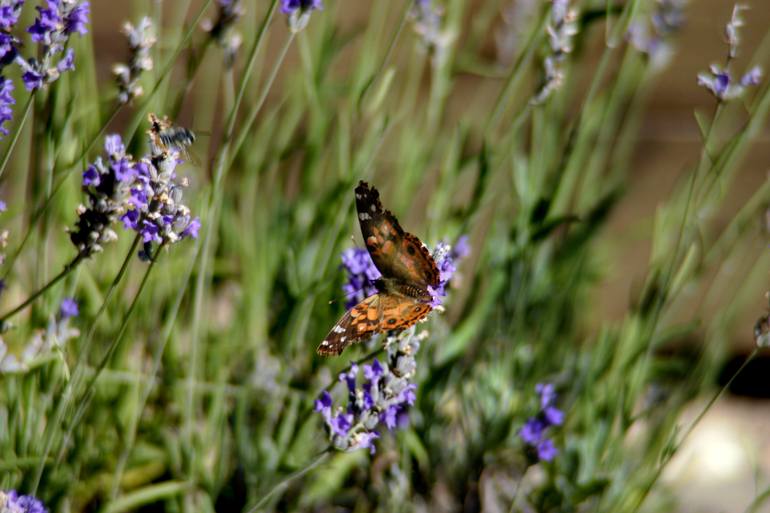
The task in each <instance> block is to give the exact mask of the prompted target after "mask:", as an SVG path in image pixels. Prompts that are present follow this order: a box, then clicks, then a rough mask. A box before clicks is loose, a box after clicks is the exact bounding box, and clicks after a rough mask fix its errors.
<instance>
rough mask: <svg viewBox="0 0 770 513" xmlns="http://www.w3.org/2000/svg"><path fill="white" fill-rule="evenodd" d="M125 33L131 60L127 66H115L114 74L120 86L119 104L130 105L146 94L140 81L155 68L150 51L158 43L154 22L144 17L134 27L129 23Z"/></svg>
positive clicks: (125, 26) (124, 30)
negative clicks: (147, 72)
mask: <svg viewBox="0 0 770 513" xmlns="http://www.w3.org/2000/svg"><path fill="white" fill-rule="evenodd" d="M123 33H124V34H125V35H126V36H127V37H128V48H129V55H130V57H129V60H128V63H127V64H115V65H114V66H113V67H112V74H113V75H114V76H115V81H116V82H117V84H118V103H120V104H121V105H123V104H126V103H129V102H130V101H131V100H133V99H134V98H137V97H139V96H141V95H142V94H144V90H143V89H142V86H141V84H140V83H139V80H140V78H141V75H142V73H143V72H144V71H149V70H151V69H152V67H153V61H152V54H151V53H150V50H151V49H152V47H153V45H154V44H155V42H156V39H155V31H154V29H153V26H152V20H151V19H150V18H148V17H144V18H142V19H141V20H139V23H138V24H137V25H136V26H134V25H132V24H131V23H129V22H126V23H125V24H124V25H123Z"/></svg>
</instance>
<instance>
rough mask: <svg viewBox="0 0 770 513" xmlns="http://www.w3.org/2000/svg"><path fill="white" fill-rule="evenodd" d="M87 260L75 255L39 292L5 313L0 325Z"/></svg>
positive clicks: (80, 255) (81, 255) (83, 256)
mask: <svg viewBox="0 0 770 513" xmlns="http://www.w3.org/2000/svg"><path fill="white" fill-rule="evenodd" d="M84 259H85V253H82V252H81V253H78V254H77V255H75V258H73V259H72V261H70V263H68V264H67V265H65V266H64V269H62V271H61V272H60V273H59V274H57V275H56V276H55V277H54V278H52V279H51V280H50V281H49V282H48V283H46V284H45V285H43V286H42V287H40V288H39V289H38V290H37V291H35V292H34V293H33V294H32V295H31V296H29V297H28V298H27V299H26V300H24V302H22V303H21V304H20V305H18V306H17V307H15V308H13V309H11V310H10V311H8V312H6V313H4V314H3V315H2V316H0V325H3V324H4V323H5V321H6V320H7V319H8V318H9V317H13V316H14V315H16V314H17V313H19V312H21V311H22V310H24V309H25V308H26V307H28V306H29V305H30V304H31V303H32V302H33V301H35V300H36V299H37V298H38V297H40V296H42V295H43V294H44V293H45V292H46V291H47V290H48V289H50V288H51V287H53V286H54V285H56V284H57V283H59V282H60V281H61V280H62V279H64V277H65V276H67V275H68V274H69V273H70V272H72V271H73V270H75V268H76V267H77V266H78V264H80V262H82V261H83V260H84Z"/></svg>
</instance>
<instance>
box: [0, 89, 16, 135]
mask: <svg viewBox="0 0 770 513" xmlns="http://www.w3.org/2000/svg"><path fill="white" fill-rule="evenodd" d="M15 104H16V100H15V99H14V98H13V81H12V80H11V79H8V78H3V77H0V134H3V135H8V128H7V127H5V126H3V125H5V123H6V121H10V120H11V119H13V109H11V106H12V105H15Z"/></svg>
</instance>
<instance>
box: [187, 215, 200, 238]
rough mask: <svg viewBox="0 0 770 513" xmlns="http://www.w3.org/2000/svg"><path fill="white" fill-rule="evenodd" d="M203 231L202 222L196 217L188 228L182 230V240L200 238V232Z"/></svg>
mask: <svg viewBox="0 0 770 513" xmlns="http://www.w3.org/2000/svg"><path fill="white" fill-rule="evenodd" d="M200 229H201V220H200V218H198V217H194V218H193V219H192V220H191V221H190V222H189V223H188V224H187V227H186V228H185V229H184V230H182V238H183V239H184V238H187V237H191V238H193V239H197V238H198V231H199V230H200Z"/></svg>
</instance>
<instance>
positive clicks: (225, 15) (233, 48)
mask: <svg viewBox="0 0 770 513" xmlns="http://www.w3.org/2000/svg"><path fill="white" fill-rule="evenodd" d="M217 3H218V4H219V12H218V15H217V19H216V21H214V22H212V21H211V20H208V21H206V22H205V23H204V26H203V29H204V30H206V31H207V32H208V33H209V34H211V37H212V38H213V39H214V40H215V41H216V42H217V44H218V45H219V47H220V48H221V49H222V50H223V51H224V54H225V64H226V65H227V67H228V68H229V67H231V66H232V65H233V63H234V62H235V56H236V53H237V52H238V49H239V48H240V47H241V43H242V42H243V40H242V38H241V35H240V34H239V33H238V31H236V30H235V25H236V23H237V22H238V19H239V18H240V17H241V16H243V13H244V9H243V5H241V0H217ZM282 8H283V5H282ZM284 12H286V11H284Z"/></svg>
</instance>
